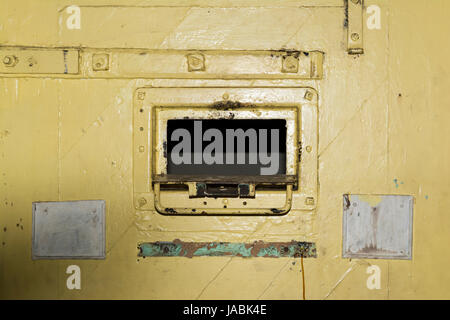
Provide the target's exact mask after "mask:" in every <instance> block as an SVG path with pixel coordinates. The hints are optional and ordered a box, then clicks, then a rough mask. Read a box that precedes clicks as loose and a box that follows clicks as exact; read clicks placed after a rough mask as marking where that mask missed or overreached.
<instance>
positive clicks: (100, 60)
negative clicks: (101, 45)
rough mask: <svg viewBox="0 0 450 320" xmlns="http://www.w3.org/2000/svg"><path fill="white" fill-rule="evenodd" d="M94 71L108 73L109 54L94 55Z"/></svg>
mask: <svg viewBox="0 0 450 320" xmlns="http://www.w3.org/2000/svg"><path fill="white" fill-rule="evenodd" d="M92 69H93V70H94V71H107V70H108V69H109V54H107V53H96V54H94V55H92Z"/></svg>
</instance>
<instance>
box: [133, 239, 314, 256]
mask: <svg viewBox="0 0 450 320" xmlns="http://www.w3.org/2000/svg"><path fill="white" fill-rule="evenodd" d="M138 249H139V253H138V256H139V257H187V258H192V257H201V256H209V257H217V256H237V257H264V258H282V257H294V258H297V257H302V256H303V257H304V258H316V257H317V252H316V245H315V243H313V242H300V241H291V242H264V241H255V242H253V243H242V242H237V243H234V242H184V241H181V240H178V239H176V240H174V241H171V242H144V243H140V244H139V245H138Z"/></svg>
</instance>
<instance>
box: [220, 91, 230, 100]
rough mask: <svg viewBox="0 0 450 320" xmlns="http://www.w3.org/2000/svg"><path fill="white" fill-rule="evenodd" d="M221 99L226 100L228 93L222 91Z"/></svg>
mask: <svg viewBox="0 0 450 320" xmlns="http://www.w3.org/2000/svg"><path fill="white" fill-rule="evenodd" d="M222 98H223V100H228V99H229V98H230V95H229V94H228V93H226V92H225V93H224V94H223V96H222Z"/></svg>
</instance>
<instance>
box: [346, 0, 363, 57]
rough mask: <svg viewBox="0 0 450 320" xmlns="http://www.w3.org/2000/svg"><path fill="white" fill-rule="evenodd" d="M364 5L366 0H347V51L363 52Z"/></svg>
mask: <svg viewBox="0 0 450 320" xmlns="http://www.w3.org/2000/svg"><path fill="white" fill-rule="evenodd" d="M363 5H364V0H346V22H347V51H348V53H349V54H363V53H364V47H363Z"/></svg>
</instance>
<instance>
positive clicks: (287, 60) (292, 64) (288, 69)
mask: <svg viewBox="0 0 450 320" xmlns="http://www.w3.org/2000/svg"><path fill="white" fill-rule="evenodd" d="M281 72H284V73H297V72H298V58H297V57H295V56H293V55H288V56H283V63H282V67H281Z"/></svg>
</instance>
